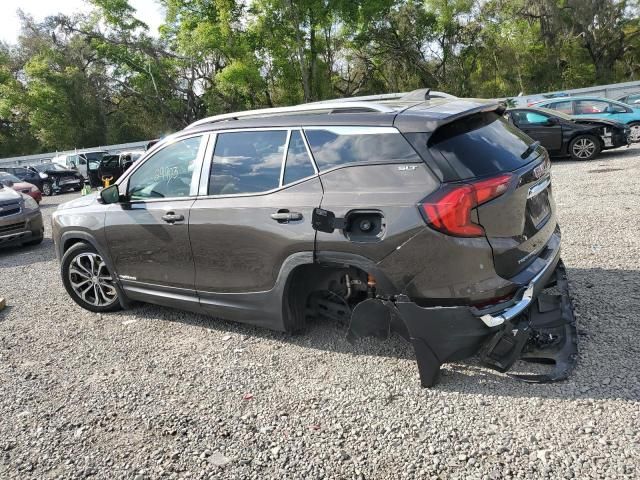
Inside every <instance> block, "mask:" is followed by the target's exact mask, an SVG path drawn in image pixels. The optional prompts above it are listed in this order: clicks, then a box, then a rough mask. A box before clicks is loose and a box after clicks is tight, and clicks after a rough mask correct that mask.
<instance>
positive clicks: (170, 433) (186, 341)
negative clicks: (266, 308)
mask: <svg viewBox="0 0 640 480" xmlns="http://www.w3.org/2000/svg"><path fill="white" fill-rule="evenodd" d="M553 178H554V192H555V196H556V202H557V204H558V209H559V212H560V218H561V222H562V227H563V242H564V261H565V263H566V265H567V267H568V275H569V280H570V287H571V289H572V295H573V297H574V301H575V306H576V313H577V316H578V320H579V326H580V331H581V335H580V359H579V363H578V367H577V369H576V370H575V372H574V374H573V376H572V377H571V378H570V379H569V380H568V381H565V382H562V383H558V384H552V385H528V384H523V383H519V382H517V381H515V380H512V379H510V378H508V377H506V376H504V375H500V374H498V373H495V372H493V371H490V370H487V369H485V368H483V367H481V366H480V365H479V364H478V363H477V362H476V361H474V360H471V361H468V362H464V363H458V364H451V365H447V366H446V368H445V369H444V372H443V373H444V374H443V376H442V378H441V382H440V383H439V384H438V385H437V386H436V387H435V388H433V389H422V388H421V387H420V385H419V381H418V374H417V368H416V365H415V361H414V355H413V351H412V349H411V348H410V347H409V346H408V345H407V344H405V343H404V342H403V341H402V340H399V339H396V338H394V339H391V340H390V341H388V342H378V341H376V340H372V341H362V342H360V343H359V344H358V345H357V346H356V347H352V346H351V345H349V344H348V343H347V342H346V341H345V340H344V334H345V331H344V330H342V329H340V328H338V327H336V326H334V325H330V324H319V325H315V326H313V327H312V328H311V329H310V331H309V332H308V334H306V335H304V336H296V337H291V336H287V335H284V334H278V333H272V332H268V331H264V330H259V329H255V328H252V327H246V326H242V325H237V324H232V323H229V322H225V321H222V320H215V319H211V318H208V317H204V316H197V315H193V314H188V313H182V312H178V311H174V310H170V309H165V308H161V307H154V306H141V307H137V308H135V309H134V310H131V311H127V312H122V313H118V314H109V315H97V314H93V313H90V312H87V311H84V310H82V309H81V308H79V307H78V306H76V305H75V304H74V303H73V302H72V301H71V300H70V299H69V298H68V296H67V295H66V292H65V291H64V289H63V287H62V284H61V281H60V279H59V275H58V264H57V262H56V260H55V258H54V253H53V249H52V242H51V239H50V236H51V232H50V230H49V219H48V217H49V216H50V214H51V212H52V211H53V210H54V209H55V206H56V205H57V204H58V203H60V202H63V201H66V200H70V199H71V198H73V197H74V195H71V194H67V195H63V196H59V197H53V198H47V199H45V201H44V202H43V212H44V214H45V215H46V216H47V219H46V225H47V228H48V230H47V239H46V240H45V241H44V243H43V244H42V245H41V246H39V247H31V248H18V249H11V250H7V251H3V252H0V296H5V297H6V298H7V301H8V304H9V307H8V308H7V309H6V310H5V311H4V312H2V313H0V478H79V477H87V476H95V477H96V478H134V479H144V478H157V477H168V478H225V479H233V478H256V479H266V478H283V479H285V478H286V479H288V478H301V479H302V478H304V479H310V478H313V479H315V478H345V479H349V478H368V479H371V478H381V479H382V478H393V479H399V478H465V479H472V478H491V479H493V478H496V479H497V478H500V479H502V478H551V479H559V478H610V479H619V478H639V477H640V433H639V432H640V346H639V344H638V341H639V340H640V314H639V313H638V307H639V305H640V261H639V258H640V235H639V234H640V220H639V219H638V218H639V216H638V214H639V213H640V187H639V186H638V178H640V148H632V149H624V150H620V151H618V152H609V153H605V154H603V155H602V156H601V158H600V159H598V160H596V161H592V162H588V163H575V162H569V161H559V162H556V163H554V166H553Z"/></svg>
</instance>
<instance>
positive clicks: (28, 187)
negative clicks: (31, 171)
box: [0, 172, 42, 203]
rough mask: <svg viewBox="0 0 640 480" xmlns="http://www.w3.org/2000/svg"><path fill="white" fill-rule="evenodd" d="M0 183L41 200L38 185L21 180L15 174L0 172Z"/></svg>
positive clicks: (37, 200)
mask: <svg viewBox="0 0 640 480" xmlns="http://www.w3.org/2000/svg"><path fill="white" fill-rule="evenodd" d="M0 183H2V184H3V185H4V186H5V187H9V188H13V189H14V190H15V191H16V192H20V193H24V194H25V195H29V196H30V197H31V198H33V199H34V200H35V201H36V202H38V203H40V202H41V201H42V193H40V190H38V187H36V186H35V185H33V184H31V183H28V182H23V181H22V180H20V179H19V178H18V177H16V176H15V175H11V174H10V173H7V172H0Z"/></svg>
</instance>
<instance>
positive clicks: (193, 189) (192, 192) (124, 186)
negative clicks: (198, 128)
mask: <svg viewBox="0 0 640 480" xmlns="http://www.w3.org/2000/svg"><path fill="white" fill-rule="evenodd" d="M195 137H200V146H199V147H198V153H197V155H196V159H195V166H194V169H193V172H192V175H191V185H190V186H189V195H188V196H185V197H166V198H147V199H144V200H141V199H136V200H129V202H127V203H129V204H138V203H157V202H166V201H176V200H188V199H194V198H195V197H196V196H197V194H198V189H197V183H195V184H194V182H195V180H197V179H199V177H200V175H201V170H202V161H203V160H204V154H205V151H206V147H207V143H208V139H209V134H207V133H206V132H198V133H189V134H188V135H184V136H176V137H174V138H171V141H168V142H166V143H163V144H162V145H161V147H159V148H154V149H151V150H150V151H149V152H148V153H149V154H148V155H146V156H145V158H142V159H140V160H138V161H137V162H136V163H135V164H134V168H133V169H132V170H131V171H129V172H127V173H126V175H124V177H125V178H124V179H123V178H122V177H120V179H119V180H121V181H119V182H118V183H117V185H118V191H119V193H120V194H121V195H126V194H127V191H128V190H129V179H130V178H131V176H132V175H133V174H134V173H135V172H137V171H138V169H139V168H141V167H142V166H143V165H144V164H146V163H147V162H148V161H149V160H151V159H152V158H153V157H154V156H155V154H156V153H158V152H160V151H161V150H164V149H165V148H167V147H169V146H171V145H173V144H175V143H177V142H180V141H182V140H188V139H190V138H195ZM196 172H197V176H196ZM123 190H124V191H123Z"/></svg>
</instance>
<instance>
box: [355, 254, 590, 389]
mask: <svg viewBox="0 0 640 480" xmlns="http://www.w3.org/2000/svg"><path fill="white" fill-rule="evenodd" d="M558 253H559V252H558ZM553 286H555V287H556V292H555V293H553V294H550V293H546V292H542V291H543V290H544V289H545V288H548V287H553ZM516 298H517V300H516V301H514V303H513V305H511V306H510V307H509V308H507V309H505V310H503V311H501V312H497V313H493V314H484V315H482V314H480V313H479V312H478V311H477V310H475V309H474V308H473V307H420V306H419V305H416V304H415V303H414V302H412V301H410V300H409V298H408V297H406V296H399V297H397V298H396V299H395V301H391V300H380V299H370V300H367V301H365V302H362V303H361V304H359V305H358V306H357V307H356V308H355V309H354V311H353V315H352V319H351V329H350V332H349V337H350V338H354V337H357V336H365V335H369V334H377V335H383V334H384V333H385V330H386V331H388V330H389V328H391V327H393V326H397V327H398V328H399V329H400V330H404V332H403V333H404V334H405V336H407V337H408V339H409V340H410V341H411V343H412V344H413V347H414V350H415V353H416V360H417V363H418V370H419V372H420V381H421V383H422V385H423V386H424V387H430V386H433V385H434V384H435V383H436V381H437V379H438V374H439V371H440V366H441V365H442V364H444V363H446V362H450V361H456V360H462V359H464V358H468V357H471V356H473V355H475V354H479V355H480V359H481V361H482V362H483V363H484V364H486V365H487V366H489V367H490V368H493V369H495V370H498V371H500V372H506V371H507V370H509V369H510V368H511V367H512V366H513V364H514V363H515V362H516V361H517V360H525V361H528V362H536V363H541V364H544V365H546V366H548V371H547V372H546V373H543V374H531V375H517V374H510V376H512V377H514V378H517V379H519V380H523V381H526V382H532V383H543V382H554V381H559V380H564V379H566V378H567V377H568V375H569V373H570V371H571V369H572V368H573V366H574V365H575V363H576V361H577V353H578V348H577V331H576V322H575V317H574V315H573V306H572V303H571V299H570V297H569V290H568V284H567V277H566V272H565V269H564V266H563V264H562V262H561V261H560V259H559V255H558V256H556V257H555V258H553V259H552V260H551V261H550V262H549V263H548V264H547V265H546V268H544V269H543V270H542V271H541V272H540V273H539V274H538V275H536V277H535V278H533V279H532V280H531V281H530V283H529V284H528V285H526V287H523V288H522V289H521V291H520V292H519V293H518V295H517V296H516ZM374 318H375V319H377V320H376V322H375V323H372V319H374ZM365 325H366V326H365Z"/></svg>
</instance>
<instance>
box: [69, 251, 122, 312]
mask: <svg viewBox="0 0 640 480" xmlns="http://www.w3.org/2000/svg"><path fill="white" fill-rule="evenodd" d="M68 275H69V282H70V284H71V288H72V289H73V291H74V292H75V294H76V295H77V296H78V297H79V298H81V299H82V300H84V301H85V302H87V303H89V304H91V305H95V306H97V307H106V306H109V305H112V304H113V303H114V302H115V301H116V300H117V299H118V292H117V290H116V288H115V285H114V283H113V277H112V276H111V274H110V273H109V270H108V269H107V265H106V264H105V263H104V261H103V260H102V257H100V255H98V254H97V253H80V254H78V255H77V256H76V257H75V258H74V259H73V260H72V261H71V263H70V264H69V273H68Z"/></svg>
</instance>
